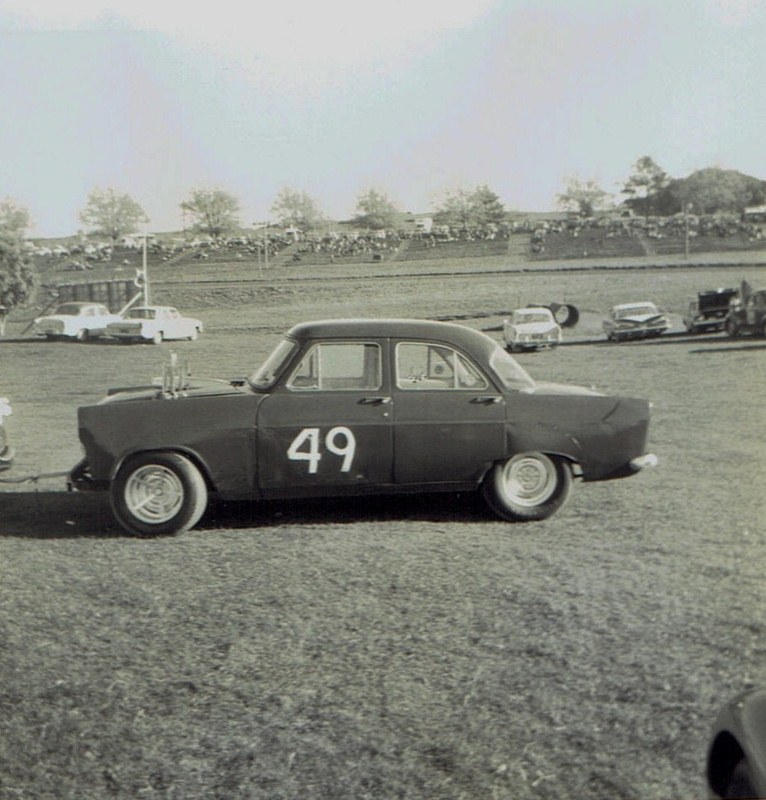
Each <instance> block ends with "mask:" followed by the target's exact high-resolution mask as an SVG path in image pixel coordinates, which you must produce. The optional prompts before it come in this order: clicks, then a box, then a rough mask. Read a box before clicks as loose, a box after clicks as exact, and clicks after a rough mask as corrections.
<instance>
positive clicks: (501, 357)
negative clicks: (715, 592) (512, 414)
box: [489, 345, 535, 391]
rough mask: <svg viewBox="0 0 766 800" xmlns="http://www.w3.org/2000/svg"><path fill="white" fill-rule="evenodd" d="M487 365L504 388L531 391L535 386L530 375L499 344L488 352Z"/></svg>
mask: <svg viewBox="0 0 766 800" xmlns="http://www.w3.org/2000/svg"><path fill="white" fill-rule="evenodd" d="M489 366H490V367H491V368H492V370H493V371H494V373H495V375H497V377H498V378H499V379H500V381H501V382H502V384H503V386H505V388H506V389H513V390H516V391H531V390H532V389H534V388H535V382H534V380H533V378H532V377H531V375H530V374H529V373H528V372H527V371H526V370H525V369H524V367H522V366H521V364H519V362H518V361H516V359H515V358H514V357H513V356H512V355H510V354H509V353H508V352H507V351H506V350H503V348H502V347H500V345H498V346H497V347H496V348H495V349H494V350H493V351H492V353H491V354H490V357H489Z"/></svg>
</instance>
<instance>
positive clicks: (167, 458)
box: [111, 453, 208, 536]
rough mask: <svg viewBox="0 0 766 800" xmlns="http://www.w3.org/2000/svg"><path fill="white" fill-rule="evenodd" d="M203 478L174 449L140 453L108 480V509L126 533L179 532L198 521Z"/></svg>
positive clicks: (204, 495)
mask: <svg viewBox="0 0 766 800" xmlns="http://www.w3.org/2000/svg"><path fill="white" fill-rule="evenodd" d="M207 496H208V493H207V486H206V485H205V480H204V478H203V477H202V475H201V474H200V471H199V470H198V469H197V467H196V466H194V464H192V462H191V461H189V459H188V458H186V457H185V456H182V455H179V454H178V453H140V454H139V455H137V456H133V458H131V459H129V460H128V461H127V462H126V463H125V464H124V465H123V466H122V467H121V468H120V471H119V472H118V473H117V477H116V478H115V479H114V481H113V482H112V487H111V502H112V510H113V511H114V515H115V517H116V518H117V521H118V522H119V523H120V525H122V527H123V528H125V530H127V531H128V532H129V533H133V534H138V535H139V536H157V535H166V534H172V533H182V532H183V531H188V530H189V529H190V528H192V527H194V525H196V524H197V522H199V519H200V517H201V516H202V514H203V513H204V511H205V508H206V507H207Z"/></svg>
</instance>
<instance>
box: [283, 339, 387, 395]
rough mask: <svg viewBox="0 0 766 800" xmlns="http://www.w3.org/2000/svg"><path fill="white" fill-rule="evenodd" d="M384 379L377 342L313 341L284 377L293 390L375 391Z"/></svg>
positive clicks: (288, 386) (289, 387)
mask: <svg viewBox="0 0 766 800" xmlns="http://www.w3.org/2000/svg"><path fill="white" fill-rule="evenodd" d="M382 383H383V378H382V369H381V356H380V345H377V344H374V343H372V342H343V343H335V342H333V343H320V344H316V345H314V346H313V347H312V348H311V350H309V352H308V353H307V354H306V355H305V357H304V358H303V359H302V360H301V363H300V364H299V365H298V367H297V368H296V369H295V371H294V372H293V374H292V375H291V376H290V378H289V380H288V381H287V388H288V389H290V390H292V391H360V390H361V391H374V390H376V389H380V387H381V385H382Z"/></svg>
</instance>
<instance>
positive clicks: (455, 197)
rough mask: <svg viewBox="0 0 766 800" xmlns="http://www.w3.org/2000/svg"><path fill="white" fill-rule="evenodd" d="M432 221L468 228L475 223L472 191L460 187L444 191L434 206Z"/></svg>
mask: <svg viewBox="0 0 766 800" xmlns="http://www.w3.org/2000/svg"><path fill="white" fill-rule="evenodd" d="M434 222H438V223H439V224H440V225H449V226H451V227H455V228H469V227H472V226H473V225H476V224H477V217H476V207H475V205H474V202H473V192H470V191H468V190H467V189H462V188H461V189H454V190H451V191H447V192H445V193H444V195H443V197H442V199H441V201H440V203H439V204H438V205H437V207H436V211H435V213H434Z"/></svg>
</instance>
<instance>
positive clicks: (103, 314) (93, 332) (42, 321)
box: [34, 302, 120, 341]
mask: <svg viewBox="0 0 766 800" xmlns="http://www.w3.org/2000/svg"><path fill="white" fill-rule="evenodd" d="M119 320H120V317H119V316H118V315H117V314H112V313H111V312H110V311H109V309H108V308H107V307H106V306H105V305H103V304H102V303H86V302H72V303H63V304H62V305H60V306H59V307H58V308H57V309H56V310H55V311H54V312H53V314H49V315H48V316H45V317H38V318H37V319H36V320H35V326H34V330H35V333H36V334H38V335H40V336H45V337H47V338H48V339H77V340H78V341H84V340H85V339H91V338H95V337H97V336H102V335H103V334H104V332H105V331H106V326H107V325H108V324H109V323H110V322H117V321H119Z"/></svg>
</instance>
